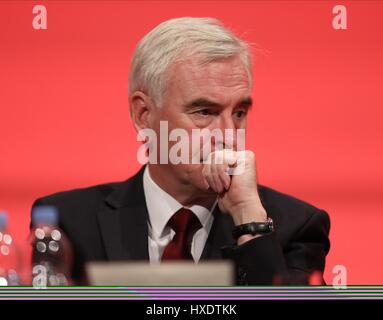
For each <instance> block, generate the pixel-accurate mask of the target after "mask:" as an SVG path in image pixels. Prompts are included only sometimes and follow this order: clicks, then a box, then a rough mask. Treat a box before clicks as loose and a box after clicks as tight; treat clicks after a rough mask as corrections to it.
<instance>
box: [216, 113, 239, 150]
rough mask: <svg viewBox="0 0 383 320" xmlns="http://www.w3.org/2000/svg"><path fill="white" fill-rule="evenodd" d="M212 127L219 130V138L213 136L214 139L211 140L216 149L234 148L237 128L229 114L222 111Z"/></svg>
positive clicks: (235, 146)
mask: <svg viewBox="0 0 383 320" xmlns="http://www.w3.org/2000/svg"><path fill="white" fill-rule="evenodd" d="M213 129H218V130H219V131H220V132H221V135H220V136H221V137H220V139H217V137H215V141H213V142H212V143H213V144H214V145H215V147H216V149H234V150H236V148H237V134H236V131H237V128H236V125H235V123H234V121H233V117H232V115H231V114H224V113H222V114H221V115H220V117H218V118H217V119H216V123H215V125H214V128H213ZM221 138H222V139H221Z"/></svg>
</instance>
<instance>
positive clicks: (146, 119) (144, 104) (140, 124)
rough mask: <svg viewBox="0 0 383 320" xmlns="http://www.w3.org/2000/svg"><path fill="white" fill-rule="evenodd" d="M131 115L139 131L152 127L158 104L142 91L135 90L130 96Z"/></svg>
mask: <svg viewBox="0 0 383 320" xmlns="http://www.w3.org/2000/svg"><path fill="white" fill-rule="evenodd" d="M129 102H130V116H131V118H132V121H133V124H134V127H135V128H136V130H137V131H139V130H141V129H145V128H151V125H150V124H151V123H150V122H151V121H150V120H151V118H152V116H153V113H154V112H155V108H156V106H155V105H154V103H153V100H152V99H151V98H150V97H149V96H147V95H146V94H145V93H143V92H142V91H135V92H134V93H133V94H132V95H131V97H130V101H129Z"/></svg>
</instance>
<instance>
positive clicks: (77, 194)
mask: <svg viewBox="0 0 383 320" xmlns="http://www.w3.org/2000/svg"><path fill="white" fill-rule="evenodd" d="M123 183H124V182H112V183H105V184H99V185H95V186H90V187H86V188H76V189H72V190H66V191H61V192H56V193H53V194H50V195H46V196H43V197H41V198H39V199H37V200H36V201H35V204H52V205H53V204H57V205H60V204H61V205H66V206H67V205H70V204H76V205H81V204H82V203H83V204H86V205H89V204H90V203H97V202H98V201H100V200H102V199H104V198H105V197H107V196H108V195H109V194H110V193H111V192H113V191H114V190H115V189H116V188H118V186H119V185H121V184H123Z"/></svg>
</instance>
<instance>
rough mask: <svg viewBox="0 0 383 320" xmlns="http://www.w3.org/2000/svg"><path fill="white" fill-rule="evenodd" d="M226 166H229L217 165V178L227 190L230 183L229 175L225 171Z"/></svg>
mask: <svg viewBox="0 0 383 320" xmlns="http://www.w3.org/2000/svg"><path fill="white" fill-rule="evenodd" d="M228 168H229V166H228V165H227V164H222V165H220V166H219V167H218V173H219V178H220V180H221V182H222V184H223V186H224V187H225V190H229V188H230V184H231V179H230V176H229V174H228V173H227V169H228Z"/></svg>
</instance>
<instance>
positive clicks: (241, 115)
mask: <svg viewBox="0 0 383 320" xmlns="http://www.w3.org/2000/svg"><path fill="white" fill-rule="evenodd" d="M246 114H247V112H246V111H245V110H238V111H236V112H234V115H235V116H236V117H237V118H244V117H245V116H246Z"/></svg>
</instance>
